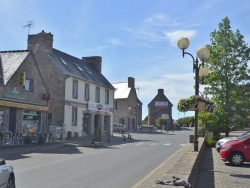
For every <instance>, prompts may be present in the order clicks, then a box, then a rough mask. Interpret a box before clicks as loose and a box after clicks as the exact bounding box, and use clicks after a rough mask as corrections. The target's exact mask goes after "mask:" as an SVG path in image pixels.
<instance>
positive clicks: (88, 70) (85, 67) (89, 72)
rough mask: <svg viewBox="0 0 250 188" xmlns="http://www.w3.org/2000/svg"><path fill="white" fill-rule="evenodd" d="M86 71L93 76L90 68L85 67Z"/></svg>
mask: <svg viewBox="0 0 250 188" xmlns="http://www.w3.org/2000/svg"><path fill="white" fill-rule="evenodd" d="M84 70H85V71H86V72H87V73H89V74H93V73H92V72H91V71H90V70H89V69H88V67H84Z"/></svg>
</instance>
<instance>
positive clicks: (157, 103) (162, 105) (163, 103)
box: [155, 101, 168, 108]
mask: <svg viewBox="0 0 250 188" xmlns="http://www.w3.org/2000/svg"><path fill="white" fill-rule="evenodd" d="M155 107H156V108H167V107H168V102H167V101H155Z"/></svg>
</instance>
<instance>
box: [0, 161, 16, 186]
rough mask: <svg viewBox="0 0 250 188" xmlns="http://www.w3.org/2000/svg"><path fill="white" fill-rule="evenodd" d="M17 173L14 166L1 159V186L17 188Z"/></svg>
mask: <svg viewBox="0 0 250 188" xmlns="http://www.w3.org/2000/svg"><path fill="white" fill-rule="evenodd" d="M15 187H16V185H15V175H14V169H13V167H12V166H10V165H7V164H6V162H5V160H4V159H0V188H15Z"/></svg>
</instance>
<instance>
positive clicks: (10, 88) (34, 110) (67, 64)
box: [0, 31, 114, 136]
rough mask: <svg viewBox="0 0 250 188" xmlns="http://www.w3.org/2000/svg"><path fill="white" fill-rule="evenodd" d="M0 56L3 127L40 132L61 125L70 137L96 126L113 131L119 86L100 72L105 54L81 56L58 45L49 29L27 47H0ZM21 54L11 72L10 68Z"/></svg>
mask: <svg viewBox="0 0 250 188" xmlns="http://www.w3.org/2000/svg"><path fill="white" fill-rule="evenodd" d="M0 57H1V59H0V63H1V65H2V68H3V70H0V72H1V74H2V76H3V78H4V80H3V81H2V86H1V88H0V89H1V91H2V92H1V95H2V96H1V99H0V112H1V109H2V113H3V114H4V115H3V116H4V121H3V123H2V125H1V126H0V130H11V131H13V132H20V131H23V132H25V131H29V129H28V128H29V127H30V126H31V125H32V126H35V132H38V131H51V130H52V129H53V127H54V125H57V126H58V125H61V126H63V127H64V128H63V129H64V133H66V134H67V136H84V135H91V134H94V129H95V128H97V127H98V128H101V132H102V134H110V133H111V132H112V126H110V125H111V124H112V123H111V122H113V99H114V87H113V86H112V84H111V83H110V82H109V81H108V80H107V79H106V78H105V77H104V76H103V74H102V73H101V70H102V57H100V56H92V57H82V58H81V59H80V58H77V57H74V56H72V55H69V54H67V53H65V52H62V51H59V50H57V49H54V48H53V35H52V34H51V33H46V32H44V31H42V32H41V33H38V34H34V35H28V47H27V50H24V51H9V52H8V51H7V52H6V51H5V52H4V51H1V52H0ZM17 57H19V59H18V60H19V61H18V62H19V63H18V64H17V65H15V67H16V68H15V69H13V68H11V69H12V74H10V73H8V71H6V70H9V69H10V66H13V64H16V63H17V61H15V60H16V59H17ZM13 62H14V63H13ZM6 73H7V74H6ZM20 75H23V77H21V78H22V79H23V83H21V81H20V84H19V83H18V82H19V79H20ZM6 78H8V79H6ZM0 81H1V80H0ZM15 91H17V92H18V94H15V95H13V92H15ZM17 95H19V96H17ZM10 96H15V98H13V97H12V98H11V97H10ZM20 104H21V105H20ZM10 117H12V118H10ZM11 119H12V120H11ZM51 127H52V128H51ZM54 131H55V130H54Z"/></svg>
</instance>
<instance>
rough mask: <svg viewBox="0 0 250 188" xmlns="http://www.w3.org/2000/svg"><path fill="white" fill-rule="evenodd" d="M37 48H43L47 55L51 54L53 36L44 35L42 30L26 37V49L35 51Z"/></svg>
mask: <svg viewBox="0 0 250 188" xmlns="http://www.w3.org/2000/svg"><path fill="white" fill-rule="evenodd" d="M38 47H40V48H43V49H44V51H45V52H47V53H51V52H52V49H53V35H52V34H51V33H45V32H44V30H42V32H41V33H38V34H35V35H28V48H27V49H28V50H34V51H36V50H37V48H38Z"/></svg>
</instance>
